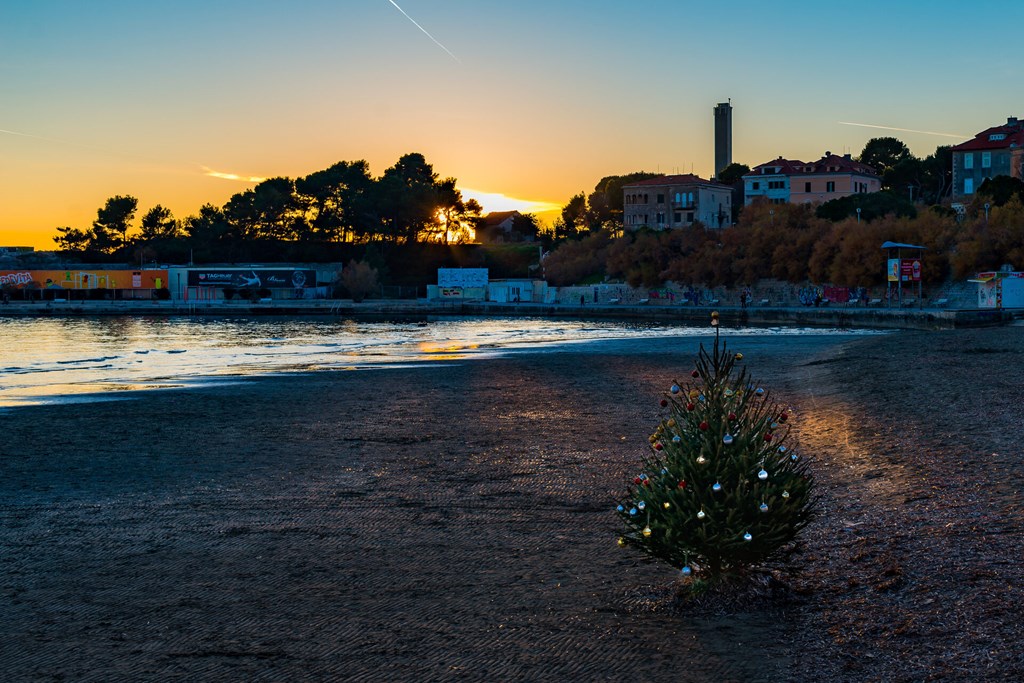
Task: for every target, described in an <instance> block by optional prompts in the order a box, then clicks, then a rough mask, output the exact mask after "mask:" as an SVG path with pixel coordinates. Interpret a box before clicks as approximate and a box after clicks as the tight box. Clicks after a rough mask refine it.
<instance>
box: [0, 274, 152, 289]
mask: <svg viewBox="0 0 1024 683" xmlns="http://www.w3.org/2000/svg"><path fill="white" fill-rule="evenodd" d="M0 286H4V287H16V288H19V289H22V288H31V289H161V288H163V287H166V286H167V271H166V270H70V269H68V270H27V269H23V270H0Z"/></svg>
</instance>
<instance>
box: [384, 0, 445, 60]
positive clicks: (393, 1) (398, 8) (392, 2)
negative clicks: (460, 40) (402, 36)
mask: <svg viewBox="0 0 1024 683" xmlns="http://www.w3.org/2000/svg"><path fill="white" fill-rule="evenodd" d="M388 2H390V3H391V4H392V5H394V6H395V9H397V10H398V11H399V12H401V13H402V14H403V15H404V16H405V18H406V19H408V20H409V21H411V22H412V23H413V25H414V26H415V27H416V28H418V29H419V30H421V31H423V33H424V34H425V35H426V36H427V38H430V39H431V40H432V41H434V42H435V43H436V44H437V46H438V47H439V48H441V49H442V50H444V51H445V52H447V53H448V54H449V55H451V58H452V59H454V60H455V61H456V62H458V63H459V64H462V60H461V59H459V58H458V57H456V56H455V55H454V54H452V51H451V50H449V49H448V48H446V47H445V46H444V45H442V44H441V41H439V40H438V39H437V38H435V37H434V36H432V35H430V33H429V32H428V31H427V29H425V28H423V27H422V26H420V25H419V24H417V23H416V20H415V19H413V18H412V17H410V16H409V15H408V14H406V13H405V10H404V9H402V8H401V7H399V6H398V3H397V2H395V0H388Z"/></svg>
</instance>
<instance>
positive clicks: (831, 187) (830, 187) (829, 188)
mask: <svg viewBox="0 0 1024 683" xmlns="http://www.w3.org/2000/svg"><path fill="white" fill-rule="evenodd" d="M835 191H836V181H834V180H830V181H828V182H827V183H825V192H835Z"/></svg>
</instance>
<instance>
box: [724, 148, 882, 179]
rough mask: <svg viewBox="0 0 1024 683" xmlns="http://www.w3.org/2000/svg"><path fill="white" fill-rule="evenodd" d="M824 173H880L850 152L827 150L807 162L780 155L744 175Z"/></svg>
mask: <svg viewBox="0 0 1024 683" xmlns="http://www.w3.org/2000/svg"><path fill="white" fill-rule="evenodd" d="M776 168H777V169H779V170H778V171H775V170H774V169H776ZM762 169H771V170H769V172H767V173H763V172H762ZM823 173H855V174H858V175H870V176H877V175H878V173H877V172H876V171H875V169H873V168H872V167H870V166H868V165H867V164H862V163H860V162H859V161H855V160H854V159H852V158H850V156H849V155H848V154H844V155H843V156H839V155H838V154H832V153H831V152H826V153H825V156H823V157H821V158H820V159H818V160H817V161H815V162H813V163H806V162H803V161H800V160H798V159H783V158H782V157H779V158H778V159H775V160H773V161H768V162H765V163H763V164H760V165H758V166H755V167H754V169H753V170H752V171H751V172H750V173H745V174H744V175H743V177H744V178H755V177H758V176H763V175H787V176H794V175H820V174H823Z"/></svg>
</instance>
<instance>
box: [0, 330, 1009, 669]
mask: <svg viewBox="0 0 1024 683" xmlns="http://www.w3.org/2000/svg"><path fill="white" fill-rule="evenodd" d="M1021 336H1022V335H1021V331H1020V329H1019V328H1003V329H991V330H971V331H950V332H936V333H899V334H893V335H887V336H885V337H873V338H865V339H861V340H857V341H853V342H850V343H845V344H842V345H840V344H837V342H838V341H839V340H838V339H837V338H834V337H832V338H829V337H818V336H814V337H801V338H799V339H793V338H791V337H785V338H782V337H776V338H756V339H753V338H751V339H747V338H737V339H736V340H735V343H734V344H732V346H734V347H735V350H738V351H743V353H744V355H745V358H746V362H747V363H748V364H749V365H750V368H751V370H752V371H753V373H754V375H755V377H757V378H758V379H760V380H761V383H763V384H764V385H765V386H767V387H769V388H771V389H772V390H773V391H774V392H775V394H776V396H777V397H778V398H779V399H782V400H786V401H787V402H788V403H791V404H792V405H793V406H794V408H795V409H796V411H797V414H798V417H799V419H798V420H797V421H796V429H797V432H798V435H799V437H800V439H801V443H802V444H803V450H804V452H805V453H806V454H808V455H809V456H813V457H814V458H815V461H816V463H817V464H816V473H817V475H818V479H819V482H820V484H821V493H822V494H823V496H824V498H823V512H824V514H823V515H822V518H821V519H820V520H819V521H818V522H816V523H815V524H814V525H812V527H810V528H809V529H808V530H807V534H806V546H807V547H806V550H805V552H804V553H803V554H802V555H800V556H798V557H797V559H796V560H795V562H794V565H793V568H794V569H796V570H798V572H797V573H796V574H795V575H794V576H793V577H792V578H790V579H788V581H789V582H790V584H791V586H792V592H791V595H790V597H789V599H787V600H785V601H781V602H780V603H779V604H778V605H776V606H773V607H771V608H759V609H757V610H750V611H740V612H737V613H732V614H729V615H726V616H714V615H711V614H686V613H681V612H680V611H679V610H678V609H675V608H673V606H672V605H671V604H670V603H668V602H667V600H666V597H665V596H666V594H667V587H670V586H671V584H672V582H673V581H674V579H675V576H676V571H675V570H674V569H673V568H670V567H666V566H662V565H657V564H653V563H650V562H647V561H645V560H644V559H643V558H641V557H639V556H637V555H635V554H634V553H632V552H630V551H624V550H620V549H619V548H617V547H616V545H615V538H616V535H617V532H618V530H619V527H618V522H617V519H616V518H615V516H614V514H613V513H612V510H611V508H612V498H613V496H615V495H616V494H618V493H619V491H620V490H621V489H622V487H623V485H624V482H625V481H626V479H627V477H630V476H632V473H633V472H634V471H635V469H636V467H637V464H638V462H639V460H640V458H641V457H642V456H643V454H644V449H645V447H646V437H647V435H648V434H649V433H650V431H651V429H653V427H654V426H655V425H656V423H657V420H658V417H659V409H658V406H657V401H658V399H659V397H660V393H661V392H663V391H664V390H665V388H666V387H667V386H668V385H670V384H671V382H672V380H673V379H675V378H677V377H682V376H684V375H685V373H686V372H688V371H689V369H690V368H691V367H692V357H693V355H694V353H695V351H696V342H695V341H692V340H690V341H682V342H680V341H678V340H677V341H672V340H656V341H639V342H630V343H611V344H595V345H585V346H581V347H579V348H573V347H570V348H568V349H567V350H565V351H562V352H554V353H544V354H523V355H516V356H513V357H511V358H506V359H492V360H482V361H473V362H459V361H457V360H453V361H451V362H450V363H445V364H439V365H438V366H437V367H427V368H405V369H388V370H371V371H359V372H322V373H315V374H309V375H295V376H280V377H271V378H263V379H256V380H249V381H246V382H244V383H242V384H239V385H232V386H220V387H209V388H205V389H201V390H192V391H163V392H151V393H147V394H144V395H142V396H140V397H138V398H132V399H130V400H122V401H111V402H102V403H90V404H78V405H64V406H47V407H32V408H26V409H18V410H11V411H7V412H4V413H0V434H2V445H0V454H2V459H0V466H2V473H3V475H2V476H0V522H2V524H0V551H2V554H0V596H3V599H2V601H0V620H2V623H4V625H5V626H4V630H5V637H4V638H3V639H0V662H3V670H4V672H5V679H6V680H15V681H22V680H24V681H36V680H77V681H110V680H218V681H221V680H300V679H301V680H346V681H348V680H374V681H380V680H409V681H423V680H447V679H461V680H551V681H566V680H580V681H583V680H586V681H591V680H635V681H642V680H652V681H662V680H663V681H670V680H671V681H676V680H692V681H785V680H805V679H806V680H851V681H853V680H902V679H905V680H922V679H924V678H926V677H927V675H930V674H932V673H935V672H939V674H941V673H942V672H943V671H944V672H946V673H945V674H944V675H946V676H948V680H962V679H963V678H964V676H965V675H964V672H966V671H971V672H974V673H975V676H974V677H975V678H984V679H985V680H1014V679H1015V678H1020V674H1024V663H1022V661H1021V659H1020V654H1019V652H1020V647H1019V645H1020V643H1019V639H1018V638H1017V636H1016V629H1015V621H1014V619H1015V617H1016V614H1017V613H1019V611H1020V608H1021V606H1022V601H1021V590H1024V588H1022V587H1024V577H1022V576H1021V570H1020V569H1019V565H1018V564H1017V562H1018V561H1019V558H1020V547H1021V546H1020V541H1021V536H1022V528H1024V527H1022V524H1021V509H1020V507H1019V503H1018V502H1017V501H1019V490H1020V485H1019V481H1020V477H1019V469H1020V466H1021V462H1020V461H1021V459H1022V458H1021V448H1020V447H1019V446H1018V445H1017V444H1016V443H1015V439H1016V437H1015V434H1014V431H1015V430H1016V428H1017V426H1018V425H1019V422H1020V417H1021V411H1020V408H1018V407H1017V406H1019V405H1020V400H1021V399H1022V398H1024V397H1022V396H1021V393H1022V391H1024V390H1022V389H1021V387H1024V382H1022V381H1021V380H1024V377H1021V375H1022V374H1024V370H1022V369H1021V368H1020V358H1021V355H1020V354H1021V351H1022V350H1024V343H1022V341H1021ZM972 347H973V348H975V349H980V350H976V351H975V352H973V353H962V349H964V348H972ZM915 349H916V350H917V353H916V354H915V353H914V350H915ZM904 350H906V351H909V352H911V354H912V355H911V356H910V358H909V360H905V361H903V360H899V359H897V358H896V357H895V354H896V353H897V352H902V351H904ZM990 399H991V400H990ZM993 453H996V454H997V455H992V454H993ZM1015 646H1018V647H1015ZM989 664H990V665H991V666H990V667H989V668H988V669H986V670H984V672H982V673H979V672H978V668H977V667H980V666H986V665H989ZM1004 675H1006V676H1013V677H1012V678H1010V677H1007V678H1005V679H1003V678H1000V676H1004ZM941 677H942V676H941V675H939V678H941Z"/></svg>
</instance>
